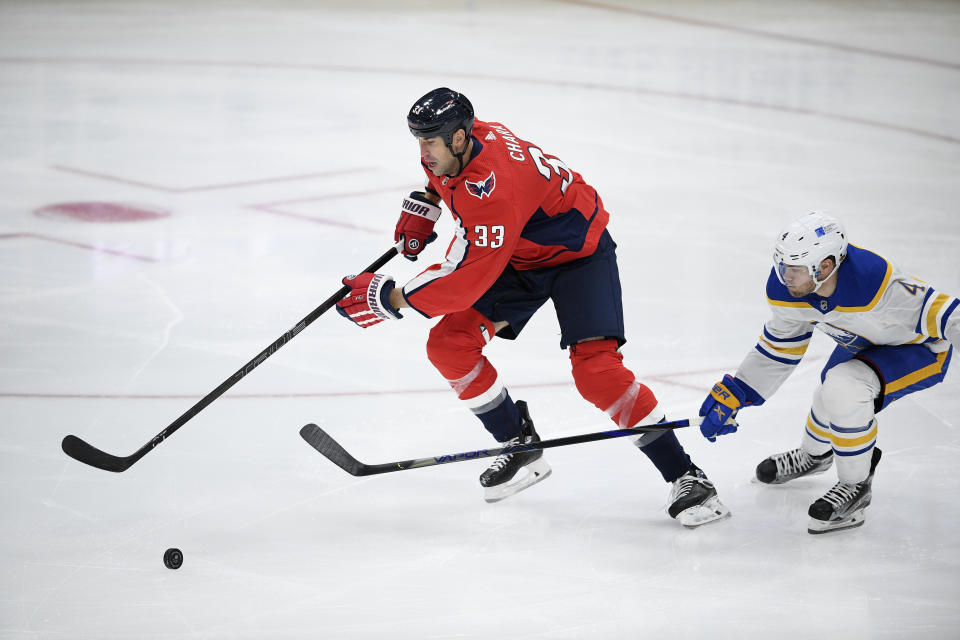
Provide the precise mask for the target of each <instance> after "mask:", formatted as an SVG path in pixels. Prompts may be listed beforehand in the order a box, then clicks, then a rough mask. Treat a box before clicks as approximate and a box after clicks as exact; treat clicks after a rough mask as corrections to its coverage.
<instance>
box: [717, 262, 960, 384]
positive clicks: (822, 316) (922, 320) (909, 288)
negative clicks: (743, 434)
mask: <svg viewBox="0 0 960 640" xmlns="http://www.w3.org/2000/svg"><path fill="white" fill-rule="evenodd" d="M836 278H837V288H836V291H835V292H834V293H833V294H832V295H830V297H828V298H823V297H821V296H818V295H816V294H810V295H808V296H805V297H803V298H794V297H793V296H792V295H790V292H789V291H788V290H787V287H786V286H784V285H783V284H782V283H781V282H780V280H779V279H778V278H777V276H776V274H775V273H774V272H773V271H772V270H771V272H770V277H769V278H768V280H767V301H768V302H769V304H770V308H771V310H772V311H773V316H772V317H771V318H770V320H768V321H767V323H766V324H765V325H764V327H763V333H762V334H761V335H760V338H759V340H758V341H757V344H756V347H755V348H754V349H753V350H751V351H750V353H749V354H747V357H746V358H744V360H743V362H742V363H741V364H740V367H739V368H738V369H737V374H736V375H737V378H739V379H741V380H743V381H744V382H746V383H747V384H748V385H750V387H751V388H752V389H753V390H755V391H756V392H757V393H758V394H759V395H760V396H761V397H762V398H764V399H766V398H769V397H770V396H771V395H773V393H774V392H776V390H777V389H779V388H780V385H782V384H783V382H784V381H785V380H786V379H787V377H788V376H789V375H790V374H791V373H792V372H793V370H794V369H795V368H796V365H797V364H798V363H799V362H800V360H801V359H802V358H803V354H804V353H805V352H806V350H807V347H808V345H809V344H810V340H811V339H812V338H813V332H814V329H819V330H820V331H822V332H823V333H826V334H827V335H829V336H830V337H831V338H833V340H835V341H836V342H837V344H839V345H841V346H842V347H844V348H845V349H849V350H850V351H851V352H853V353H859V352H860V351H863V350H864V349H867V348H870V347H873V346H879V345H903V344H924V345H925V346H926V347H927V348H929V349H930V350H931V351H934V352H941V351H945V350H947V349H949V348H950V344H951V343H952V344H960V310H958V307H960V300H958V299H957V298H956V297H953V296H950V295H947V294H944V293H940V292H939V291H937V290H935V289H934V288H933V287H932V286H931V285H929V284H927V283H926V282H923V281H921V280H917V279H915V278H912V277H909V276H906V275H904V274H903V273H901V272H900V270H899V269H897V268H896V267H895V266H894V265H893V264H891V263H890V262H888V261H887V260H886V259H884V258H883V257H881V256H879V255H877V254H875V253H873V252H871V251H868V250H866V249H861V248H860V247H856V246H853V245H850V246H849V248H848V253H847V258H846V259H845V260H844V261H843V262H842V263H841V264H840V267H839V269H838V271H837V275H836Z"/></svg>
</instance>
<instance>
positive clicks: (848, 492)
mask: <svg viewBox="0 0 960 640" xmlns="http://www.w3.org/2000/svg"><path fill="white" fill-rule="evenodd" d="M859 490H860V485H859V484H847V483H845V482H838V483H837V484H835V485H834V486H833V488H832V489H830V491H827V493H826V495H824V496H823V498H822V499H823V500H826V501H827V502H829V503H830V504H832V505H833V506H834V507H840V506H843V505H844V504H845V503H847V502H850V501H851V500H853V499H854V498H855V497H857V492H858V491H859Z"/></svg>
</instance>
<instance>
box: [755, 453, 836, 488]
mask: <svg viewBox="0 0 960 640" xmlns="http://www.w3.org/2000/svg"><path fill="white" fill-rule="evenodd" d="M832 465H833V451H828V452H826V453H824V454H823V455H819V456H814V455H811V454H809V453H807V452H806V451H804V450H803V449H799V448H798V449H791V450H790V451H785V452H784V453H777V454H774V455H772V456H770V457H769V458H767V459H766V460H764V461H763V462H761V463H760V464H758V465H757V480H759V481H760V482H762V483H764V484H783V483H784V482H788V481H790V480H794V479H796V478H800V477H803V476H812V475H816V474H818V473H823V472H824V471H826V470H827V469H829V468H830V467H831V466H832Z"/></svg>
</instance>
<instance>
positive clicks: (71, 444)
mask: <svg viewBox="0 0 960 640" xmlns="http://www.w3.org/2000/svg"><path fill="white" fill-rule="evenodd" d="M397 253H398V248H397V247H391V248H390V250H389V251H387V252H386V253H384V254H383V255H382V256H380V257H379V258H377V259H376V260H375V261H374V262H373V264H371V265H370V266H368V267H367V268H366V269H364V272H368V271H378V270H379V269H380V268H381V267H382V266H384V265H385V264H387V263H388V262H389V261H390V260H392V259H393V257H394V256H396V255H397ZM348 293H350V287H348V286H346V285H344V286H342V287H341V288H340V289H338V290H337V292H336V293H334V294H333V295H331V296H330V297H329V298H327V299H326V300H325V301H324V302H323V304H321V305H320V306H319V307H317V308H316V309H314V310H313V311H311V312H310V313H309V314H307V316H306V317H304V318H303V319H302V320H300V322H298V323H297V324H295V325H294V326H293V327H292V328H291V329H289V330H288V331H286V332H284V334H283V335H282V336H280V337H279V338H277V339H276V340H274V341H273V342H272V343H271V344H270V346H268V347H267V348H266V349H264V350H263V351H261V352H260V353H259V354H257V355H256V356H255V357H254V358H253V359H252V360H250V361H249V362H248V363H246V364H245V365H243V366H242V367H240V369H238V370H237V371H236V372H235V373H234V374H233V375H232V376H230V377H229V378H227V379H226V380H224V381H223V382H222V383H220V385H219V386H218V387H217V388H216V389H214V390H213V391H211V392H210V393H208V394H207V395H205V396H204V397H203V398H201V399H200V400H199V401H198V402H197V403H196V404H195V405H193V406H192V407H190V408H189V409H187V410H186V411H185V412H184V413H183V414H182V415H181V416H180V417H179V418H177V419H176V420H174V421H173V422H171V423H170V424H169V425H168V426H167V427H166V428H165V429H164V430H163V431H161V432H160V433H158V434H157V435H155V436H154V437H153V438H152V439H151V440H150V442H148V443H146V444H145V445H143V446H142V447H140V448H139V449H138V450H137V451H136V452H134V453H133V454H131V455H129V456H114V455H111V454H109V453H106V452H104V451H101V450H100V449H97V448H96V447H94V446H92V445H90V444H88V443H87V442H85V441H83V440H82V439H80V438H78V437H77V436H73V435H68V436H67V437H65V438H64V439H63V443H62V445H61V446H62V448H63V451H64V453H66V454H67V455H68V456H70V457H71V458H74V459H75V460H78V461H79V462H82V463H84V464H87V465H90V466H92V467H97V468H98V469H103V470H105V471H114V472H121V471H126V470H127V469H128V468H130V466H132V465H133V464H134V463H136V462H137V461H138V460H140V458H142V457H143V456H145V455H147V453H149V452H150V451H152V450H153V449H154V447H156V446H157V445H158V444H160V443H161V442H163V441H164V440H166V439H167V438H169V437H170V436H171V435H173V434H174V433H175V432H176V431H177V430H178V429H179V428H180V427H182V426H183V425H185V424H186V423H187V422H189V421H190V420H191V419H192V418H193V417H194V416H196V415H197V414H198V413H200V412H201V411H203V410H204V409H205V408H206V407H207V406H208V405H209V404H210V403H212V402H213V401H214V400H216V399H217V398H219V397H220V396H222V395H223V394H224V393H226V391H227V390H228V389H230V387H232V386H233V385H235V384H237V383H238V382H240V380H241V379H243V378H244V377H245V376H246V375H247V374H249V373H250V372H251V371H253V370H254V369H256V368H257V367H258V366H260V365H261V364H263V362H264V361H265V360H266V359H267V358H269V357H270V356H272V355H273V354H274V353H276V352H277V350H279V349H280V347H282V346H284V345H285V344H287V343H288V342H290V341H291V340H292V339H293V338H294V337H295V336H296V335H297V334H299V333H300V332H301V331H303V330H304V329H305V328H307V326H309V325H310V324H311V323H312V322H313V321H314V320H316V319H317V318H319V317H320V316H322V315H323V314H324V313H326V312H327V311H329V310H330V309H331V308H332V307H333V306H334V305H335V304H336V303H337V302H338V301H339V300H341V299H342V298H343V297H344V296H345V295H347V294H348Z"/></svg>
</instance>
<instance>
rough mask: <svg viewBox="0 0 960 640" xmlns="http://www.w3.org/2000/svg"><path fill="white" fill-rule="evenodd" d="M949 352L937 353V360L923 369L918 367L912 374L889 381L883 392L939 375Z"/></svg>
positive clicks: (892, 390)
mask: <svg viewBox="0 0 960 640" xmlns="http://www.w3.org/2000/svg"><path fill="white" fill-rule="evenodd" d="M949 353H950V352H949V351H943V352H941V353H939V354H938V355H937V361H936V362H934V363H933V364H928V365H927V366H925V367H923V368H922V369H917V370H916V371H914V372H913V373H911V374H908V375H905V376H903V377H902V378H897V379H896V380H894V381H893V382H890V383H888V384H887V386H886V387H885V388H884V390H883V392H884V393H893V392H895V391H900V390H901V389H906V388H907V387H909V386H910V385H912V384H916V383H918V382H920V381H921V380H923V379H925V378H929V377H930V376H934V375H937V374H938V373H940V372H941V371H943V363H944V361H946V359H947V355H948V354H949Z"/></svg>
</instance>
